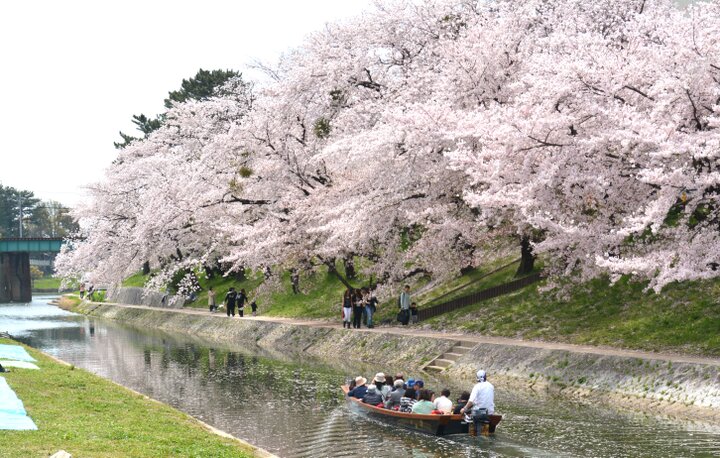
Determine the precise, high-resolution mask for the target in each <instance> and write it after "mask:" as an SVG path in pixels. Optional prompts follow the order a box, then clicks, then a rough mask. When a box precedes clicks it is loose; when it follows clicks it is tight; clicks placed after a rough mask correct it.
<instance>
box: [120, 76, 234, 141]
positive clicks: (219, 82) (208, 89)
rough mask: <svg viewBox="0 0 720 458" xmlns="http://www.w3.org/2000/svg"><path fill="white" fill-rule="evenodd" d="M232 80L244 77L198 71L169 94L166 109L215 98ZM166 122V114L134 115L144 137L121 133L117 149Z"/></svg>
mask: <svg viewBox="0 0 720 458" xmlns="http://www.w3.org/2000/svg"><path fill="white" fill-rule="evenodd" d="M232 78H242V75H241V74H240V73H239V72H237V71H235V70H212V71H208V70H203V69H202V68H201V69H200V70H198V72H197V74H196V75H195V76H194V77H192V78H189V79H183V80H182V83H181V84H180V89H179V90H177V91H170V92H168V97H167V98H166V99H165V108H167V109H170V108H171V107H172V105H173V104H174V103H182V102H185V101H187V100H205V99H208V98H210V97H212V96H213V94H215V93H216V91H217V90H218V88H220V87H222V86H223V85H224V84H225V83H227V82H228V81H229V80H231V79H232ZM164 122H165V114H164V113H162V114H160V115H158V116H157V117H156V118H149V117H147V116H145V115H144V114H139V115H133V119H132V123H133V124H135V126H137V130H139V131H140V132H142V134H143V136H142V137H133V136H132V135H128V134H125V133H124V132H120V136H121V137H122V139H123V141H122V142H114V145H115V148H117V149H122V148H125V147H126V146H127V145H129V144H130V143H132V142H133V141H135V140H140V139H142V138H146V137H147V136H148V135H150V133H152V132H153V131H155V130H157V129H158V128H159V127H160V126H162V125H163V123H164Z"/></svg>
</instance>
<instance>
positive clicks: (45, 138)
mask: <svg viewBox="0 0 720 458" xmlns="http://www.w3.org/2000/svg"><path fill="white" fill-rule="evenodd" d="M370 5H371V0H305V1H301V0H294V1H293V0H261V1H230V0H226V1H223V0H204V1H203V2H191V1H187V0H180V1H178V0H175V1H169V0H149V1H148V0H144V1H140V0H123V1H116V2H112V4H111V2H109V1H107V2H106V1H97V0H95V1H80V0H61V1H58V0H38V1H30V0H14V1H2V2H0V88H2V92H1V93H2V96H0V184H3V185H5V186H13V187H16V188H19V189H26V190H30V191H33V192H34V193H35V195H36V196H37V197H40V198H42V199H54V200H58V201H60V202H62V203H64V204H66V205H73V204H75V203H77V202H78V201H79V200H81V199H82V194H83V191H82V186H83V185H86V184H88V183H91V182H93V181H97V180H98V179H100V177H101V176H102V173H103V170H104V168H105V167H107V166H108V165H109V164H110V162H112V160H113V159H114V158H115V156H116V154H117V153H116V150H115V148H114V147H113V141H119V140H120V136H119V135H118V131H119V130H122V131H123V132H125V133H127V134H135V133H137V134H139V132H136V131H135V130H134V127H135V126H134V125H133V124H132V123H131V122H130V119H131V117H132V115H133V114H140V113H144V114H146V115H155V114H157V113H159V112H161V111H163V100H164V99H165V97H166V96H167V93H168V91H171V90H176V89H178V88H179V87H180V83H181V81H182V79H183V78H189V77H191V76H194V75H195V73H196V72H197V70H198V69H200V68H204V69H206V70H214V69H234V70H240V71H243V72H244V73H245V76H246V77H250V78H252V76H253V75H252V74H251V73H249V72H246V70H247V65H248V64H250V63H252V61H253V60H254V59H260V60H262V61H266V62H267V61H270V62H273V61H274V60H275V59H276V58H277V57H278V56H279V55H280V53H282V52H283V51H285V50H287V49H289V48H291V47H294V46H296V45H298V44H300V43H301V41H302V38H303V37H304V36H305V35H306V34H307V33H309V32H312V31H313V30H317V29H320V28H322V26H323V25H324V24H325V23H327V22H330V21H334V20H336V19H341V18H344V17H349V16H354V15H356V14H359V13H360V12H361V11H363V10H366V9H368V8H370Z"/></svg>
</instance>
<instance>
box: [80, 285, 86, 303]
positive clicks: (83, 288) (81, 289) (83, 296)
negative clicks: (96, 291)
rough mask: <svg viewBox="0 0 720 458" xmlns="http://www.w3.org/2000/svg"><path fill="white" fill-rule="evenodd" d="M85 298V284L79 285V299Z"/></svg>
mask: <svg viewBox="0 0 720 458" xmlns="http://www.w3.org/2000/svg"><path fill="white" fill-rule="evenodd" d="M84 298H85V283H80V299H84Z"/></svg>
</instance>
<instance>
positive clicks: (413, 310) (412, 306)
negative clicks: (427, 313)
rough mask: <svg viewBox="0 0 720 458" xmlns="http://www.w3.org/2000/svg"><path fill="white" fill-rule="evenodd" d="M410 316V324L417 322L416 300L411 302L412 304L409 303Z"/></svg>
mask: <svg viewBox="0 0 720 458" xmlns="http://www.w3.org/2000/svg"><path fill="white" fill-rule="evenodd" d="M410 317H411V318H412V324H417V322H418V308H417V302H413V303H412V304H410Z"/></svg>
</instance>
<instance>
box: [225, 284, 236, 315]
mask: <svg viewBox="0 0 720 458" xmlns="http://www.w3.org/2000/svg"><path fill="white" fill-rule="evenodd" d="M236 300H237V293H236V292H235V288H232V287H231V288H230V291H228V292H227V294H226V295H225V307H226V308H227V310H226V312H227V316H230V315H232V316H235V301H236Z"/></svg>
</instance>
